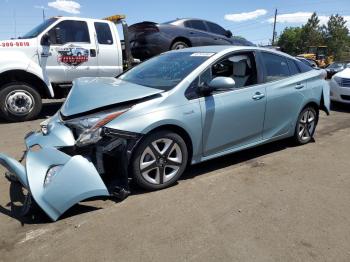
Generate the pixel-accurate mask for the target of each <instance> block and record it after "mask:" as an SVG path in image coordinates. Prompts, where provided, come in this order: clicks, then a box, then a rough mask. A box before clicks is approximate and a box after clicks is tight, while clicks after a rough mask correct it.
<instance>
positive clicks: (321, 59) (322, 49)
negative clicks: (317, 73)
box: [298, 46, 334, 68]
mask: <svg viewBox="0 0 350 262" xmlns="http://www.w3.org/2000/svg"><path fill="white" fill-rule="evenodd" d="M298 56H299V57H304V58H306V59H312V60H314V61H316V63H317V65H318V66H319V67H322V68H323V67H326V66H328V65H329V64H331V63H333V61H334V57H333V56H330V55H328V47H327V46H309V48H308V51H307V53H304V54H300V55H298Z"/></svg>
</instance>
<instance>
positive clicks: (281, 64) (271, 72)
mask: <svg viewBox="0 0 350 262" xmlns="http://www.w3.org/2000/svg"><path fill="white" fill-rule="evenodd" d="M261 55H262V60H263V63H264V65H265V69H266V75H265V81H266V82H271V81H276V80H280V79H283V78H285V77H288V76H290V72H289V68H288V64H287V59H286V58H285V57H283V56H280V55H275V54H271V53H267V52H262V53H261Z"/></svg>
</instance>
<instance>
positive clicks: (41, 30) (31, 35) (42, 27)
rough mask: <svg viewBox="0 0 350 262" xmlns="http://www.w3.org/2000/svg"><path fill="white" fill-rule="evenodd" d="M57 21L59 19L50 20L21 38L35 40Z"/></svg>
mask: <svg viewBox="0 0 350 262" xmlns="http://www.w3.org/2000/svg"><path fill="white" fill-rule="evenodd" d="M56 21H57V18H50V19H47V20H45V21H44V22H42V23H41V24H40V25H38V26H36V27H34V28H33V29H32V30H30V31H29V32H28V33H26V34H25V35H24V36H21V37H20V38H21V39H28V38H34V37H37V36H38V35H39V34H41V33H42V32H43V31H44V30H45V29H46V28H48V27H49V26H50V25H52V24H53V23H54V22H56Z"/></svg>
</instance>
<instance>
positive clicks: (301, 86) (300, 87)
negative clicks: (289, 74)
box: [295, 83, 304, 89]
mask: <svg viewBox="0 0 350 262" xmlns="http://www.w3.org/2000/svg"><path fill="white" fill-rule="evenodd" d="M303 87H304V85H303V84H300V83H299V84H297V85H296V86H295V89H302V88H303Z"/></svg>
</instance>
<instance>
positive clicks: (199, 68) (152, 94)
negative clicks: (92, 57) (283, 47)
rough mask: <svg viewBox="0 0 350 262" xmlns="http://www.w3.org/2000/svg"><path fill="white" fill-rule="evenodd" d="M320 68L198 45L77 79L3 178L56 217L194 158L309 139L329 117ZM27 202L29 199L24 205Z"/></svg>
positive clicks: (259, 52)
mask: <svg viewBox="0 0 350 262" xmlns="http://www.w3.org/2000/svg"><path fill="white" fill-rule="evenodd" d="M324 77H325V73H324V72H323V71H322V70H314V69H312V68H311V67H310V68H308V67H306V66H305V65H304V64H302V63H301V62H300V61H298V60H296V59H294V58H293V57H291V56H288V55H286V54H283V53H280V52H276V51H272V50H270V49H262V48H257V47H232V46H230V47H224V46H220V47H218V46H212V47H199V48H188V49H184V50H177V51H172V52H168V53H165V54H162V55H160V56H158V57H155V58H152V59H150V60H148V61H146V62H144V63H142V64H140V65H138V66H136V67H134V68H133V69H131V70H129V71H127V72H125V73H124V74H122V75H121V76H119V77H118V78H117V79H114V78H80V79H78V80H76V81H75V82H74V85H73V88H72V90H71V92H70V94H69V95H68V97H67V99H66V101H65V102H64V104H63V105H62V107H61V109H60V110H59V112H57V113H56V114H55V115H54V116H53V117H51V118H50V119H48V120H46V121H44V122H43V123H42V124H41V130H40V131H38V132H32V133H30V134H28V135H27V136H26V137H25V144H26V153H25V157H24V160H25V164H24V165H23V164H21V163H19V162H18V161H17V160H14V159H13V158H11V157H8V156H7V155H4V154H0V164H2V165H3V166H5V167H6V168H7V169H8V171H9V176H10V177H12V178H13V179H16V180H18V181H19V182H20V183H21V184H22V185H23V187H25V188H26V189H27V190H28V196H29V197H30V198H32V201H33V202H35V203H36V204H38V205H39V206H40V207H41V209H42V210H44V212H45V213H46V214H47V215H48V216H49V217H50V218H51V219H52V220H57V219H58V218H59V217H60V216H61V215H62V214H63V213H64V212H65V211H66V210H67V209H69V208H70V207H71V206H73V205H74V204H76V203H78V202H80V201H82V200H84V199H87V198H91V197H95V196H113V195H115V196H118V197H121V198H124V197H126V196H127V195H128V194H129V187H128V183H129V179H133V180H134V181H135V182H136V184H138V185H139V186H141V187H143V188H145V189H147V190H157V189H162V188H166V187H168V186H170V185H173V184H174V183H175V182H176V181H177V180H178V179H179V177H180V176H181V175H182V174H183V172H184V170H185V168H186V166H187V164H196V163H200V162H202V161H206V160H209V159H212V158H215V157H219V156H222V155H225V154H229V153H232V152H236V151H239V150H243V149H246V148H250V147H254V146H257V145H260V144H263V143H267V142H270V141H275V140H279V139H284V138H288V137H292V138H293V139H294V140H295V142H296V143H298V144H306V143H308V142H309V141H311V139H312V137H313V135H314V133H315V130H316V125H317V122H318V116H319V110H324V111H326V112H327V113H329V87H328V84H327V83H326V82H325V80H324ZM29 202H30V201H29Z"/></svg>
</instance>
